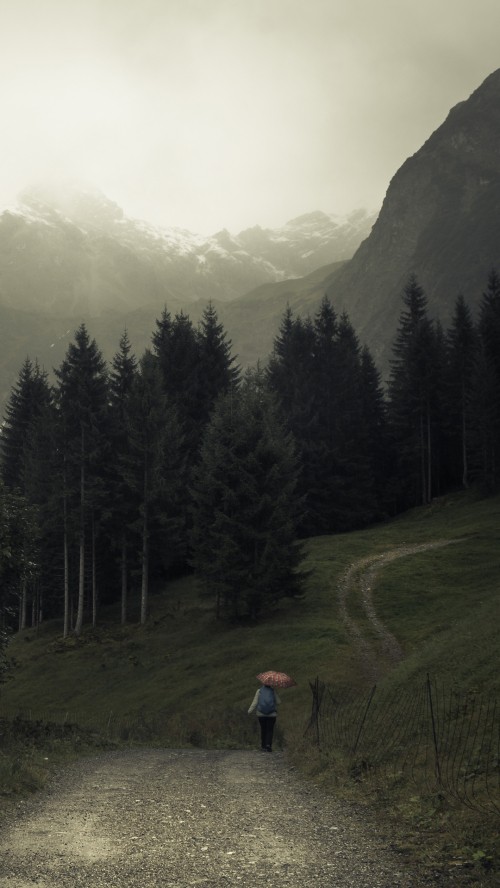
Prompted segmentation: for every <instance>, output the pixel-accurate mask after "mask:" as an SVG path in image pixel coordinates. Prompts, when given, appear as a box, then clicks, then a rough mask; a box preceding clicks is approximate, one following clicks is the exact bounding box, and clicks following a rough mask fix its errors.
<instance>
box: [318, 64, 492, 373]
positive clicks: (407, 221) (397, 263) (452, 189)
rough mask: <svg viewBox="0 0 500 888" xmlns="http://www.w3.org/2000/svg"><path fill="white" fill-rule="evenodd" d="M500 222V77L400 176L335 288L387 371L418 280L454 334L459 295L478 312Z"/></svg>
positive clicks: (455, 112) (455, 114)
mask: <svg viewBox="0 0 500 888" xmlns="http://www.w3.org/2000/svg"><path fill="white" fill-rule="evenodd" d="M499 224H500V70H498V71H495V72H494V73H493V74H491V75H490V76H489V77H488V78H487V79H486V80H485V81H484V83H483V84H482V85H481V86H480V87H479V88H478V89H477V90H476V91H475V92H474V93H473V94H472V95H471V96H470V98H469V99H468V100H467V101H464V102H461V103H460V104H459V105H457V106H456V107H455V108H453V109H452V110H451V111H450V113H449V115H448V117H447V119H446V120H445V122H444V123H443V124H442V125H441V126H440V127H439V129H437V130H436V131H435V132H434V133H433V134H432V135H431V137H430V138H429V139H428V140H427V142H426V143H425V144H424V145H423V146H422V148H421V149H420V150H419V151H417V153H416V154H414V155H413V156H412V157H410V158H409V159H408V160H407V161H406V162H405V163H404V164H403V166H402V167H401V168H400V169H399V170H398V172H397V173H396V175H395V176H394V178H393V179H392V181H391V183H390V185H389V188H388V190H387V194H386V198H385V200H384V203H383V206H382V209H381V212H380V214H379V218H378V219H377V222H376V223H375V225H374V227H373V230H372V232H371V234H370V236H369V237H368V238H367V239H366V240H365V241H364V242H363V243H362V244H361V246H360V247H359V248H358V250H357V252H356V253H355V255H354V256H353V258H352V259H351V261H350V262H348V263H346V265H345V266H344V267H343V268H342V269H341V270H340V271H339V273H338V274H337V275H336V277H335V279H334V280H333V282H332V283H331V285H330V286H329V288H328V292H329V295H330V296H331V298H332V300H333V302H334V304H335V306H336V307H337V308H338V309H339V310H341V309H343V308H345V309H346V310H347V312H348V313H349V316H350V318H351V321H352V323H353V324H354V326H355V328H356V330H357V332H358V334H359V335H360V337H361V339H362V340H363V341H365V342H366V343H367V344H368V345H369V347H370V349H371V351H372V354H373V356H374V358H375V360H376V361H377V363H378V365H379V366H380V367H381V368H382V369H386V368H387V363H388V357H389V354H390V348H391V344H392V341H393V338H394V334H395V331H396V328H397V323H398V319H399V314H400V311H401V307H402V303H401V294H402V289H403V287H404V285H405V283H406V282H407V280H408V277H409V275H410V274H411V273H415V274H416V275H417V278H418V280H419V283H420V284H421V286H423V288H424V290H425V292H426V294H427V297H428V300H429V309H430V313H431V314H432V315H433V316H434V317H435V318H439V319H440V320H441V321H442V322H443V324H444V325H445V326H446V325H447V324H448V321H449V319H450V316H451V314H452V312H453V306H454V303H455V299H456V297H457V295H458V294H459V293H461V294H463V295H464V297H465V299H466V300H467V301H468V302H469V304H470V305H471V307H474V305H477V302H478V300H479V298H480V296H481V293H482V291H483V290H484V289H485V287H486V283H487V278H488V273H489V271H490V270H491V268H492V267H496V268H497V269H499V270H500V233H499V231H500V228H499Z"/></svg>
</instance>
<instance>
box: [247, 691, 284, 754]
mask: <svg viewBox="0 0 500 888" xmlns="http://www.w3.org/2000/svg"><path fill="white" fill-rule="evenodd" d="M280 702H281V701H280V698H279V697H278V695H277V693H276V691H275V690H274V688H272V687H271V685H267V684H264V685H262V687H260V688H258V689H257V690H256V692H255V697H254V698H253V700H252V702H251V704H250V707H249V709H248V714H249V715H250V713H251V712H253V711H254V710H256V713H257V718H258V720H259V725H260V746H261V750H262V752H272V751H273V734H274V726H275V724H276V717H277V715H278V711H277V707H278V706H279V704H280Z"/></svg>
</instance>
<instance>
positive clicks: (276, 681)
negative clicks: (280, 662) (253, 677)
mask: <svg viewBox="0 0 500 888" xmlns="http://www.w3.org/2000/svg"><path fill="white" fill-rule="evenodd" d="M257 678H258V679H259V681H261V682H262V684H264V685H269V686H270V687H272V688H293V686H294V685H296V684H297V682H296V681H294V679H293V678H291V676H290V675H287V674H286V672H275V671H274V670H273V669H269V670H268V672H259V674H258V676H257Z"/></svg>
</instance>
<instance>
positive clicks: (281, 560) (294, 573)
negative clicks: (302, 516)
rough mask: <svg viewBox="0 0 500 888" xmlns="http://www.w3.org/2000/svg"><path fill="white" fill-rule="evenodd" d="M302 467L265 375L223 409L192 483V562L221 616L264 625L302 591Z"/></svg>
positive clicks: (233, 394) (231, 396)
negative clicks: (262, 619) (284, 600)
mask: <svg viewBox="0 0 500 888" xmlns="http://www.w3.org/2000/svg"><path fill="white" fill-rule="evenodd" d="M297 474H298V468H297V459H296V454H295V448H294V444H293V440H292V438H291V436H290V433H288V432H286V431H285V429H284V425H283V423H282V421H281V419H280V418H279V413H278V408H277V404H276V401H275V399H274V397H273V396H272V395H271V394H270V393H269V392H268V391H267V390H266V388H265V386H264V380H263V375H262V373H261V372H260V373H259V372H257V373H256V374H251V373H247V375H246V377H245V379H244V382H243V384H242V386H241V388H240V389H239V390H237V391H236V390H231V391H230V392H229V393H228V394H226V395H224V396H222V397H221V399H220V400H219V401H218V402H217V405H216V407H215V410H214V413H213V415H212V419H211V421H210V424H209V426H208V428H207V431H206V435H205V438H204V442H203V446H202V452H201V461H200V464H199V466H198V467H197V468H196V469H195V472H194V479H193V490H192V494H193V501H194V526H193V533H192V549H193V557H192V562H193V565H194V567H195V571H196V574H197V576H198V578H199V580H200V582H201V584H202V586H203V589H204V591H205V593H206V594H208V595H210V596H211V597H213V599H214V601H215V604H216V611H217V614H218V615H219V616H223V617H226V618H230V619H238V618H240V617H244V616H249V617H251V618H252V619H255V618H257V617H259V616H260V615H261V614H262V613H263V611H265V610H266V609H269V608H272V607H273V606H274V604H275V603H276V601H277V600H278V599H279V598H281V597H283V596H285V595H293V594H295V593H296V592H297V591H298V590H299V589H300V586H301V577H300V571H299V569H298V568H299V564H300V560H301V551H300V547H299V546H298V545H297V543H296V532H297V531H296V528H297V518H298V508H299V503H298V499H297V494H296V485H297Z"/></svg>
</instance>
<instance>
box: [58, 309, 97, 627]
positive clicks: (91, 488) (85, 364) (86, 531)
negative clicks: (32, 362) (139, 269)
mask: <svg viewBox="0 0 500 888" xmlns="http://www.w3.org/2000/svg"><path fill="white" fill-rule="evenodd" d="M55 372H56V377H57V379H58V384H59V387H58V392H57V397H58V406H59V411H60V416H61V426H62V427H63V428H64V436H63V442H64V443H63V448H64V453H63V459H64V460H65V463H66V467H67V473H66V484H67V491H68V493H67V495H66V498H65V507H66V508H70V507H71V506H72V504H73V502H74V501H75V500H76V502H77V509H78V552H79V555H78V558H79V571H78V607H77V616H76V622H75V627H74V631H75V634H76V635H80V634H81V632H82V628H83V619H84V606H85V581H86V568H87V561H86V559H87V556H88V550H89V548H90V552H91V553H92V554H93V553H94V551H95V550H94V547H93V545H92V546H89V541H90V543H93V542H94V533H95V524H94V520H93V519H94V517H95V509H96V507H97V506H98V504H100V505H101V506H102V503H103V501H104V499H105V493H104V491H103V489H102V479H103V462H104V452H105V448H106V442H107V429H106V423H107V403H108V377H107V369H106V363H105V361H104V359H103V357H102V355H101V352H100V351H99V349H98V347H97V344H96V342H95V340H94V339H92V340H91V339H90V337H89V334H88V332H87V328H86V326H85V324H82V325H81V326H80V327H79V328H78V330H77V331H76V333H75V341H74V342H73V343H70V345H69V347H68V351H67V353H66V357H65V358H64V360H63V362H62V364H61V366H60V368H59V369H57V370H56V371H55ZM71 493H73V496H74V500H72V498H71ZM90 563H91V571H92V577H93V580H94V579H95V575H94V559H93V557H91V560H90ZM92 589H93V600H94V595H95V583H94V582H92ZM94 603H95V602H94Z"/></svg>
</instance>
